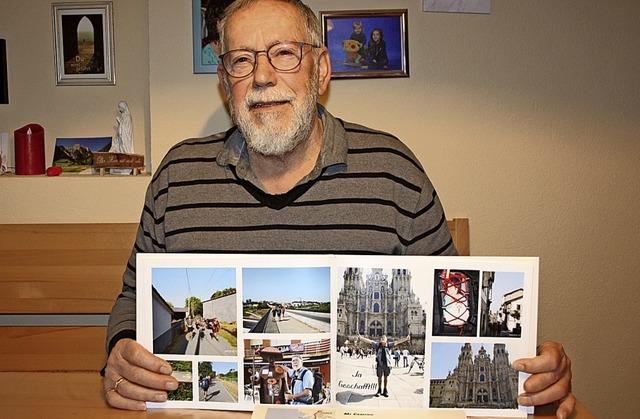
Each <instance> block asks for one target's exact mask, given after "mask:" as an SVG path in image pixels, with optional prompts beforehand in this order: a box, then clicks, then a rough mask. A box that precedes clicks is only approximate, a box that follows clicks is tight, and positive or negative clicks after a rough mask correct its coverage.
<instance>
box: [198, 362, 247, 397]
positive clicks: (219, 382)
mask: <svg viewBox="0 0 640 419" xmlns="http://www.w3.org/2000/svg"><path fill="white" fill-rule="evenodd" d="M198 387H199V390H198V400H199V401H201V402H219V403H236V402H237V401H238V364H236V363H235V362H199V363H198Z"/></svg>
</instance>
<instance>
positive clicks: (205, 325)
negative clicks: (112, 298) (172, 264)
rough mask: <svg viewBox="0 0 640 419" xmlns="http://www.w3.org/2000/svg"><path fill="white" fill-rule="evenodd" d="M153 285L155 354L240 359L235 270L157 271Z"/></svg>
mask: <svg viewBox="0 0 640 419" xmlns="http://www.w3.org/2000/svg"><path fill="white" fill-rule="evenodd" d="M151 281H152V285H153V288H152V300H153V351H154V353H158V354H181V355H227V356H234V355H236V353H237V346H238V344H237V313H236V307H237V301H236V270H235V269H227V268H154V269H153V270H152V279H151Z"/></svg>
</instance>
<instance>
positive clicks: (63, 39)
mask: <svg viewBox="0 0 640 419" xmlns="http://www.w3.org/2000/svg"><path fill="white" fill-rule="evenodd" d="M51 15H52V19H53V40H54V50H55V51H54V53H55V60H54V61H55V67H56V85H57V86H92V85H94V86H95V85H106V86H113V85H115V84H116V74H115V62H114V45H113V4H112V2H110V1H109V2H91V3H53V4H52V5H51Z"/></svg>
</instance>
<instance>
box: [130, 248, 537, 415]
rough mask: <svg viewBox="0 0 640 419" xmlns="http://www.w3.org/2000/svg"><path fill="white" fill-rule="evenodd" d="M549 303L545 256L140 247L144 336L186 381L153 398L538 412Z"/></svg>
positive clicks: (310, 407)
mask: <svg viewBox="0 0 640 419" xmlns="http://www.w3.org/2000/svg"><path fill="white" fill-rule="evenodd" d="M537 303H538V258H535V257H468V256H462V257H451V256H447V257H436V256H359V255H340V256H335V255H310V256H309V255H240V254H233V255H228V254H227V255H219V254H139V255H138V256H137V336H138V337H137V339H138V342H139V343H140V344H142V345H143V346H144V347H146V348H147V349H148V350H149V351H151V352H153V353H154V354H156V355H157V356H159V357H161V358H163V359H165V360H167V361H168V362H169V363H170V364H171V366H172V367H173V373H172V374H173V376H174V377H175V378H176V379H177V380H178V382H179V387H178V389H177V390H175V391H173V392H170V393H169V399H168V401H167V402H165V403H148V407H149V408H197V409H216V410H244V411H254V410H255V411H259V412H264V416H263V417H285V416H286V417H292V418H293V417H296V418H305V417H341V416H342V415H347V416H349V415H352V413H350V412H355V413H353V415H357V414H358V413H357V412H365V411H366V412H371V411H374V412H375V411H380V410H383V409H406V412H407V415H408V417H412V416H411V414H412V413H411V412H413V411H417V410H420V411H422V412H427V413H428V412H431V414H435V413H437V412H441V413H442V414H445V412H451V414H454V412H459V413H464V414H466V415H469V416H493V417H496V416H500V417H525V416H526V415H527V413H533V411H532V409H531V408H528V407H523V406H519V405H518V403H517V396H518V394H520V393H522V392H523V382H524V380H525V379H526V378H527V374H524V373H519V372H517V371H515V370H514V369H513V368H512V367H511V363H512V362H513V361H514V360H516V359H519V358H528V357H533V356H534V355H535V350H536V327H537ZM271 410H273V412H277V413H271V414H269V412H270V411H271ZM285 412H286V413H285ZM321 412H324V416H323V415H320V416H318V414H320V413H321ZM336 412H340V415H336ZM345 412H347V413H345ZM447 414H449V413H447ZM274 415H275V416H274ZM283 415H285V416H283ZM427 417H431V416H427ZM438 417H440V416H438ZM450 417H454V416H450ZM462 417H464V416H462Z"/></svg>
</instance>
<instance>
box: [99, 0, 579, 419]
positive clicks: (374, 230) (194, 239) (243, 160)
mask: <svg viewBox="0 0 640 419" xmlns="http://www.w3.org/2000/svg"><path fill="white" fill-rule="evenodd" d="M219 29H220V36H221V43H222V52H223V54H222V55H221V61H222V65H219V66H218V77H219V79H220V81H221V84H222V86H223V88H224V91H225V92H226V95H227V99H228V104H229V109H230V113H231V116H232V118H233V121H234V123H235V124H237V126H236V127H233V128H231V129H230V130H228V131H227V132H225V133H221V134H218V135H213V136H210V137H206V138H199V139H191V140H186V141H183V142H182V143H179V144H177V145H176V146H174V147H173V148H172V149H171V150H170V151H169V152H168V154H167V156H166V157H165V159H164V160H163V162H162V163H161V164H160V166H159V167H158V169H157V171H156V173H155V174H154V177H153V180H152V182H151V184H150V185H149V188H148V190H147V195H146V198H145V206H144V210H143V212H142V216H141V221H140V228H139V231H138V235H137V237H136V242H135V245H134V249H133V251H132V255H131V258H130V259H129V263H128V265H127V268H126V270H125V273H124V276H123V290H122V293H121V295H120V296H119V297H118V300H117V301H116V303H115V305H114V308H113V310H112V313H111V316H110V318H109V330H108V335H107V350H108V351H109V357H108V360H107V365H106V367H105V371H104V373H105V376H104V388H105V396H106V399H107V401H108V403H109V404H111V405H112V406H115V407H119V408H123V409H137V410H142V409H145V408H146V405H145V403H144V402H145V401H153V402H162V401H165V400H166V399H167V393H166V391H167V390H174V389H175V388H176V387H177V382H176V380H175V379H174V378H173V377H172V376H171V375H170V374H171V367H170V365H169V364H168V363H167V362H166V361H164V360H162V359H161V358H159V357H156V356H155V355H153V354H151V353H149V352H148V351H147V350H145V349H144V348H142V347H141V346H140V345H139V344H138V343H137V342H136V341H135V340H134V339H135V300H136V283H135V273H136V254H137V253H138V252H145V253H152V252H217V253H232V252H242V253H269V252H270V253H349V254H404V255H455V254H456V250H455V247H454V245H453V241H452V240H451V236H450V234H449V231H448V229H447V223H446V217H445V215H444V212H443V210H442V206H441V204H440V201H439V199H438V196H437V194H436V192H435V190H434V188H433V186H432V185H431V182H430V181H429V179H428V178H427V176H426V174H425V173H424V171H423V169H422V167H421V166H420V164H419V163H418V161H417V159H416V158H415V156H414V155H413V153H411V151H410V150H409V149H408V148H407V147H406V146H405V145H404V144H403V143H401V142H400V141H399V140H398V139H397V138H395V137H393V136H391V135H389V134H386V133H383V132H380V131H375V130H372V129H370V128H366V127H363V126H360V125H356V124H352V123H348V122H344V121H342V120H339V119H337V118H335V117H333V116H332V115H331V114H330V113H329V112H327V111H326V110H325V109H324V108H322V107H321V106H319V105H318V104H317V98H318V96H319V95H322V94H324V93H325V92H326V90H327V88H328V85H329V80H330V78H331V63H330V60H329V52H328V50H327V48H326V47H324V46H323V45H322V42H321V41H322V29H321V25H320V23H319V21H318V19H317V17H316V16H315V13H314V12H313V11H312V10H310V9H309V8H308V7H307V6H305V5H304V4H303V3H301V2H299V1H297V0H236V1H234V2H233V3H232V4H231V6H229V8H227V10H226V11H225V15H224V17H223V19H222V21H221V22H220V25H219ZM514 366H515V367H516V368H518V369H519V370H522V371H528V372H531V373H533V375H532V376H531V377H530V378H529V379H528V380H527V382H526V383H525V389H526V391H527V393H526V394H524V395H522V396H521V397H520V400H519V401H520V403H522V404H527V405H529V404H542V403H549V402H553V401H557V400H560V401H561V402H562V403H561V404H560V407H559V409H558V417H566V416H567V415H568V414H569V413H570V412H571V410H572V409H573V404H574V399H573V397H572V396H571V394H570V392H569V388H570V382H571V368H570V363H569V359H568V357H567V356H566V355H565V353H564V350H563V348H562V346H561V345H559V344H557V343H547V344H543V345H542V346H541V347H540V355H539V356H537V357H535V358H532V359H524V360H519V361H516V362H515V363H514Z"/></svg>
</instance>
